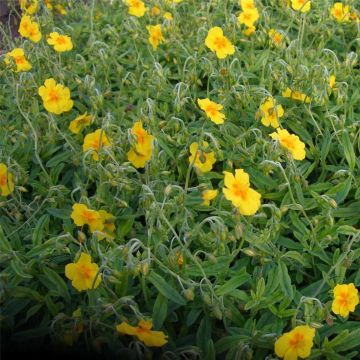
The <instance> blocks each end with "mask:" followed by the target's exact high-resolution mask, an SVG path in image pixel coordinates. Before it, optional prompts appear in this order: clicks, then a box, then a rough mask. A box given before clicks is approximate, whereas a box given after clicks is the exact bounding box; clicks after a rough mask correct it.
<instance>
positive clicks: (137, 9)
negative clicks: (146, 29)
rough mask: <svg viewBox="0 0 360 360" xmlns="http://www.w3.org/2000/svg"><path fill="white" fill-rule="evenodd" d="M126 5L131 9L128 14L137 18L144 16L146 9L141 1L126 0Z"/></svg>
mask: <svg viewBox="0 0 360 360" xmlns="http://www.w3.org/2000/svg"><path fill="white" fill-rule="evenodd" d="M125 3H126V5H127V6H128V7H129V10H128V14H129V15H134V16H136V17H142V16H144V14H145V12H146V7H145V4H144V2H143V1H141V0H125Z"/></svg>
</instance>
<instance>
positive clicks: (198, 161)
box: [189, 141, 216, 173]
mask: <svg viewBox="0 0 360 360" xmlns="http://www.w3.org/2000/svg"><path fill="white" fill-rule="evenodd" d="M208 146H209V144H208V143H207V142H206V141H203V142H202V147H201V149H200V147H199V144H198V143H197V142H193V143H192V144H191V145H190V154H191V155H190V156H189V163H190V165H191V164H192V166H194V167H195V168H196V169H197V170H199V171H200V172H202V173H206V172H209V171H211V169H212V167H213V165H214V164H215V162H216V158H215V154H214V152H213V151H209V152H206V151H205V150H206V148H207V147H208Z"/></svg>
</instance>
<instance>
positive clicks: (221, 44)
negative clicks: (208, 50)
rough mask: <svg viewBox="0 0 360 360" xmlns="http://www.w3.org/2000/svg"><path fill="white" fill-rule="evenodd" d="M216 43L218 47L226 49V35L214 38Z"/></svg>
mask: <svg viewBox="0 0 360 360" xmlns="http://www.w3.org/2000/svg"><path fill="white" fill-rule="evenodd" d="M214 44H215V46H216V47H217V48H218V49H224V48H226V39H225V37H224V36H218V37H217V38H215V40H214Z"/></svg>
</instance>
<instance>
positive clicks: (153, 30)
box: [146, 24, 165, 50]
mask: <svg viewBox="0 0 360 360" xmlns="http://www.w3.org/2000/svg"><path fill="white" fill-rule="evenodd" d="M146 29H147V30H148V32H149V34H150V36H149V42H150V44H151V45H152V47H153V49H154V50H156V49H157V48H158V46H159V44H162V43H163V42H164V41H165V38H164V36H163V34H162V32H161V25H160V24H158V25H154V26H152V25H149V26H147V27H146Z"/></svg>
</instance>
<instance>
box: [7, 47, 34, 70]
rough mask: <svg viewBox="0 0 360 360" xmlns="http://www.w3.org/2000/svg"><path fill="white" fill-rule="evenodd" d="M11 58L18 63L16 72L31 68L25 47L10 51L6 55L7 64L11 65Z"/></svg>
mask: <svg viewBox="0 0 360 360" xmlns="http://www.w3.org/2000/svg"><path fill="white" fill-rule="evenodd" d="M11 59H12V60H13V61H14V63H15V65H16V70H15V72H19V71H28V70H30V69H31V64H30V63H29V62H28V61H27V60H26V57H25V52H24V50H23V49H21V48H15V49H14V50H12V51H10V52H8V53H7V54H6V55H5V59H4V61H5V64H7V65H9V64H10V63H11Z"/></svg>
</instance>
